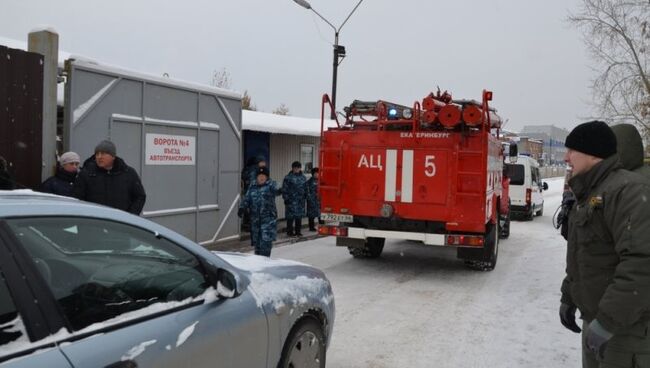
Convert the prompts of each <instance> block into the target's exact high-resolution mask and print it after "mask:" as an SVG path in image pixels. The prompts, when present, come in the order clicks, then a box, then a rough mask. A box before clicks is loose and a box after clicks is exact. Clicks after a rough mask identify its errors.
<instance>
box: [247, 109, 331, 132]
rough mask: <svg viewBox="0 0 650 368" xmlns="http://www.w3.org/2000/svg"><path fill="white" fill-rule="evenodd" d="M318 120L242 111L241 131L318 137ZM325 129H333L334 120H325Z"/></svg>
mask: <svg viewBox="0 0 650 368" xmlns="http://www.w3.org/2000/svg"><path fill="white" fill-rule="evenodd" d="M320 123H321V121H320V119H314V118H300V117H295V116H287V115H277V114H270V113H265V112H259V111H250V110H243V111H242V130H254V131H257V132H267V133H278V134H291V135H309V136H313V137H318V136H320ZM325 126H326V127H335V126H336V122H335V121H334V120H325Z"/></svg>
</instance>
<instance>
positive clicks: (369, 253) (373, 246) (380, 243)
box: [348, 238, 386, 258]
mask: <svg viewBox="0 0 650 368" xmlns="http://www.w3.org/2000/svg"><path fill="white" fill-rule="evenodd" d="M385 241H386V239H384V238H368V240H366V245H365V247H363V248H354V247H348V250H349V251H350V254H352V257H354V258H377V257H379V256H380V255H381V252H382V251H383V250H384V242H385Z"/></svg>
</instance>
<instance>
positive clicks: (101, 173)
mask: <svg viewBox="0 0 650 368" xmlns="http://www.w3.org/2000/svg"><path fill="white" fill-rule="evenodd" d="M74 196H75V197H77V198H79V199H81V200H84V201H88V202H94V203H99V204H103V205H105V206H109V207H113V208H117V209H120V210H123V211H127V212H130V213H132V214H134V215H139V214H140V212H142V208H143V207H144V203H145V200H146V198H147V196H146V194H145V191H144V187H143V186H142V182H141V181H140V176H138V173H137V172H136V171H135V170H134V169H133V168H132V167H130V166H128V165H127V164H126V162H124V160H122V159H121V158H119V157H117V149H116V147H115V144H113V142H111V141H106V140H104V141H101V142H99V144H98V145H97V147H95V154H94V155H93V156H91V157H90V158H88V159H87V160H86V161H85V162H84V165H83V169H82V170H81V172H80V173H79V177H78V178H77V181H76V182H75V186H74Z"/></svg>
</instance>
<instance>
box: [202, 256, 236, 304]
mask: <svg viewBox="0 0 650 368" xmlns="http://www.w3.org/2000/svg"><path fill="white" fill-rule="evenodd" d="M201 263H202V264H203V267H204V268H205V271H206V273H207V275H206V276H207V277H208V281H209V282H210V285H211V286H212V287H213V288H214V289H215V290H216V291H217V297H224V298H234V297H237V296H238V295H239V294H241V293H242V290H243V287H242V285H241V280H240V278H239V275H237V274H236V273H234V272H233V271H230V270H227V269H224V268H218V267H217V266H215V265H213V264H211V263H210V262H207V261H205V260H202V262H201Z"/></svg>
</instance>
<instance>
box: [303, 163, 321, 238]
mask: <svg viewBox="0 0 650 368" xmlns="http://www.w3.org/2000/svg"><path fill="white" fill-rule="evenodd" d="M318 175H319V174H318V168H317V167H314V168H313V169H311V178H309V180H307V184H306V185H307V188H306V189H307V220H308V221H309V231H316V224H315V220H314V219H318V223H320V222H321V221H320V196H319V195H318Z"/></svg>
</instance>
